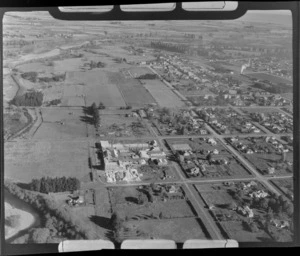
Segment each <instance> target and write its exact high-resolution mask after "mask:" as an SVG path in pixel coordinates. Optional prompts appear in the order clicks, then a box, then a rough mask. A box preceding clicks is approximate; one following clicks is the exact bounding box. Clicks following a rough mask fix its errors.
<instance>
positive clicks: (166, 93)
mask: <svg viewBox="0 0 300 256" xmlns="http://www.w3.org/2000/svg"><path fill="white" fill-rule="evenodd" d="M141 81H142V83H143V84H144V87H145V88H146V89H147V90H148V91H149V92H150V93H151V94H152V96H153V97H154V99H155V100H156V102H157V103H158V104H159V105H160V106H161V107H169V108H172V107H183V106H184V105H185V104H184V102H183V101H181V100H180V99H179V98H178V96H177V95H176V94H175V93H173V92H172V90H171V89H170V88H169V87H167V86H166V85H165V84H164V83H163V82H161V81H160V80H158V79H154V80H141Z"/></svg>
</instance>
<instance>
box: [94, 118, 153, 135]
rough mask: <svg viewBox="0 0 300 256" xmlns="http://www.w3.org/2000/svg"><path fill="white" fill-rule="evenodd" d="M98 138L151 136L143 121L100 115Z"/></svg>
mask: <svg viewBox="0 0 300 256" xmlns="http://www.w3.org/2000/svg"><path fill="white" fill-rule="evenodd" d="M100 118H101V126H100V129H99V133H100V136H103V137H133V136H135V137H141V136H149V135H151V134H150V132H149V130H148V129H147V126H146V125H145V124H144V122H143V120H141V119H139V118H136V117H126V116H125V115H121V114H119V115H109V114H100Z"/></svg>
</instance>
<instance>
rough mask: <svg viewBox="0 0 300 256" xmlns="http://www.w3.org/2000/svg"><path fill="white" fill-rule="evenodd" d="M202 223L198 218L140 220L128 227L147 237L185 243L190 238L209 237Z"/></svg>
mask: <svg viewBox="0 0 300 256" xmlns="http://www.w3.org/2000/svg"><path fill="white" fill-rule="evenodd" d="M200 225H201V220H200V219H198V218H183V219H170V220H138V221H130V222H128V223H126V227H128V228H129V229H131V230H139V231H140V232H141V233H144V234H146V236H145V237H147V238H151V237H152V238H154V239H171V240H174V241H175V242H177V243H183V242H185V241H186V240H188V239H209V238H210V237H209V235H207V234H206V231H205V230H204V228H203V227H202V226H200ZM130 238H131V237H130ZM136 238H138V237H136Z"/></svg>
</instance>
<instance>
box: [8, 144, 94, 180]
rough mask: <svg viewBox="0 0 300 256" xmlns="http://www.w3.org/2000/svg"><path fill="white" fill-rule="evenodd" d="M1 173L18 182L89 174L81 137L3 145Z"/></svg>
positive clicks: (86, 147) (86, 146)
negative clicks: (3, 154)
mask: <svg viewBox="0 0 300 256" xmlns="http://www.w3.org/2000/svg"><path fill="white" fill-rule="evenodd" d="M4 150H5V158H4V172H5V173H4V177H5V178H8V179H13V180H15V181H20V182H30V181H31V179H33V178H41V177H43V176H50V177H56V176H57V177H62V176H66V177H70V176H71V177H77V178H79V179H82V178H84V177H85V176H87V175H89V169H88V143H87V142H84V141H59V140H57V141H19V142H6V143H5V145H4ZM20 170H21V171H20Z"/></svg>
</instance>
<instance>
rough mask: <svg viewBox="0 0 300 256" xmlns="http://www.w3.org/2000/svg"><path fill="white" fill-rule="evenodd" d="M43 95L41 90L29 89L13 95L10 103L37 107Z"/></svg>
mask: <svg viewBox="0 0 300 256" xmlns="http://www.w3.org/2000/svg"><path fill="white" fill-rule="evenodd" d="M43 97H44V96H43V93H42V92H37V91H30V92H26V93H24V94H23V95H20V96H16V97H14V98H13V99H12V100H11V101H10V103H11V104H13V105H15V106H30V107H39V106H41V105H42V104H43Z"/></svg>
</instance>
